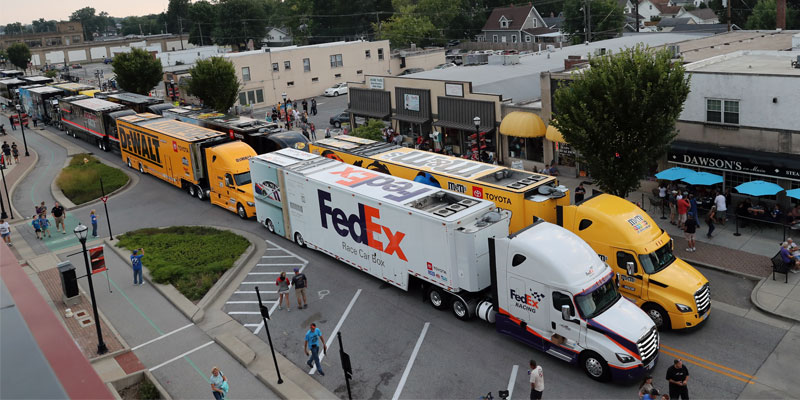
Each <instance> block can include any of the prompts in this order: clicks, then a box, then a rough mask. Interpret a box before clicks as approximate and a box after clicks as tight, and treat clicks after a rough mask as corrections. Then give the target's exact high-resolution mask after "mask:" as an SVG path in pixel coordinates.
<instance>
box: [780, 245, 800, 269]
mask: <svg viewBox="0 0 800 400" xmlns="http://www.w3.org/2000/svg"><path fill="white" fill-rule="evenodd" d="M780 255H781V260H782V261H783V264H784V265H785V266H786V269H787V270H789V272H791V273H793V274H796V273H798V272H800V246H798V245H797V243H795V242H794V241H793V240H792V238H788V239H786V241H785V242H783V243H781V250H780Z"/></svg>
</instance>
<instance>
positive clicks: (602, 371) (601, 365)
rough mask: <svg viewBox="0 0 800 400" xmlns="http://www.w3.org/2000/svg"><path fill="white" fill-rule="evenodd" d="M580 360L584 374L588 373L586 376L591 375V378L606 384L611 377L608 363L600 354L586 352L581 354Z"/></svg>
mask: <svg viewBox="0 0 800 400" xmlns="http://www.w3.org/2000/svg"><path fill="white" fill-rule="evenodd" d="M580 360H581V365H582V366H583V370H584V372H586V375H589V377H590V378H592V379H594V380H596V381H600V382H605V381H607V380H608V378H609V377H610V371H609V369H608V363H607V362H606V360H604V359H603V357H601V356H600V355H599V354H597V353H595V352H593V351H586V352H584V353H583V354H581V357H580Z"/></svg>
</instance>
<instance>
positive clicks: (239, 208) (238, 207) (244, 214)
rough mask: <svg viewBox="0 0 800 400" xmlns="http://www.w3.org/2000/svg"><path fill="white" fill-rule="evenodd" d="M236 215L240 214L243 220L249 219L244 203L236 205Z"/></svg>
mask: <svg viewBox="0 0 800 400" xmlns="http://www.w3.org/2000/svg"><path fill="white" fill-rule="evenodd" d="M236 214H239V218H241V219H247V210H245V209H244V206H243V205H242V203H239V204H237V205H236Z"/></svg>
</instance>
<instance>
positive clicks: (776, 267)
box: [772, 252, 791, 283]
mask: <svg viewBox="0 0 800 400" xmlns="http://www.w3.org/2000/svg"><path fill="white" fill-rule="evenodd" d="M790 268H791V265H790V264H786V263H785V262H783V258H782V257H781V252H778V254H775V256H774V257H772V280H773V281H774V280H775V273H776V272H777V273H779V274H783V275H784V283H789V269H790Z"/></svg>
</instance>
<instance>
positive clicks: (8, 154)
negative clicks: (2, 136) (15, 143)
mask: <svg viewBox="0 0 800 400" xmlns="http://www.w3.org/2000/svg"><path fill="white" fill-rule="evenodd" d="M0 148H2V150H3V159H4V160H5V164H6V165H11V164H13V163H12V162H11V146H9V144H8V142H6V141H3V145H2V146H0Z"/></svg>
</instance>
